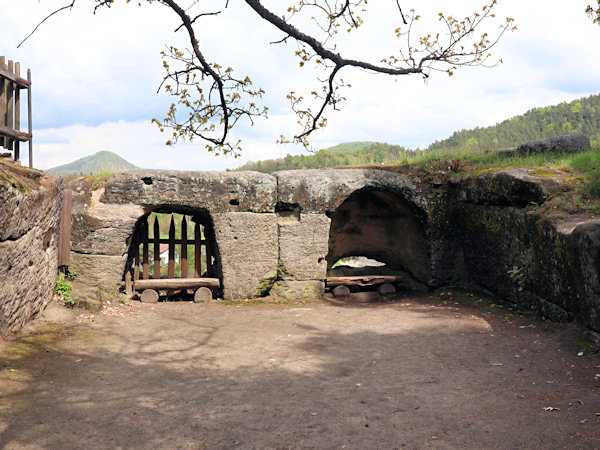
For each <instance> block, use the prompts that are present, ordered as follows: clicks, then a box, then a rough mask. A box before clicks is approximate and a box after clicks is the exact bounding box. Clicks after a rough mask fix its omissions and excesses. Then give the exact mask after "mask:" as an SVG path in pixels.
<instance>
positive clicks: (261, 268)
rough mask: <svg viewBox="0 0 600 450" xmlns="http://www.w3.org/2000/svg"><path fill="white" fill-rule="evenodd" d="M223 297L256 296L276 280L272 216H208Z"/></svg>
mask: <svg viewBox="0 0 600 450" xmlns="http://www.w3.org/2000/svg"><path fill="white" fill-rule="evenodd" d="M212 219H213V224H214V230H215V240H216V244H217V251H218V256H219V258H218V259H219V261H220V271H221V273H222V276H223V278H222V281H223V297H224V298H225V299H226V300H229V299H236V298H249V297H259V296H261V295H264V294H266V293H267V292H268V291H269V289H270V288H271V286H272V285H273V282H274V281H275V279H276V278H277V263H278V253H279V252H278V245H277V217H276V216H275V214H274V213H265V214H257V213H250V212H241V213H236V212H228V213H220V214H214V215H213V216H212Z"/></svg>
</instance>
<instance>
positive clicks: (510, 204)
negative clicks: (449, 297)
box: [434, 169, 600, 332]
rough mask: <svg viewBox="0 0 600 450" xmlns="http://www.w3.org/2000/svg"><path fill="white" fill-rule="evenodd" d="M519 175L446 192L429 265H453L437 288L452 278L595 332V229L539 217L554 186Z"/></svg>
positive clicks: (599, 315)
mask: <svg viewBox="0 0 600 450" xmlns="http://www.w3.org/2000/svg"><path fill="white" fill-rule="evenodd" d="M524 171H525V169H516V170H512V171H498V172H496V173H488V174H484V175H481V176H480V177H479V178H478V179H468V180H464V181H463V182H461V183H459V184H458V185H454V186H452V187H451V188H450V192H449V193H448V196H447V198H446V201H445V203H443V204H442V205H441V206H439V210H443V214H444V215H445V216H446V221H445V222H444V223H443V224H439V225H436V226H438V227H440V228H441V229H440V230H438V231H439V234H438V244H439V242H442V243H443V244H442V245H441V247H442V251H440V252H439V255H438V256H436V259H444V260H445V261H446V265H447V263H448V261H449V260H452V258H454V261H455V266H454V267H452V268H451V270H448V267H445V270H446V272H445V273H444V276H442V275H440V274H439V273H438V274H437V276H438V278H439V281H438V282H437V283H438V284H440V285H443V284H446V283H448V276H454V277H455V280H454V284H463V285H469V286H476V287H479V288H484V289H487V290H489V291H491V292H492V293H494V294H495V295H497V296H499V297H500V298H503V299H506V300H509V301H511V302H513V303H514V304H515V305H517V306H518V307H520V308H522V309H523V310H525V311H529V312H531V313H532V314H534V315H535V316H538V317H544V318H547V319H549V320H552V321H558V322H565V321H570V320H572V319H573V318H577V319H578V320H579V321H580V322H581V323H583V324H585V325H586V326H588V327H589V328H591V329H592V330H595V331H597V332H598V331H600V295H599V294H600V284H599V281H598V277H599V274H600V221H595V220H590V219H587V218H586V217H577V216H569V215H562V214H554V215H542V214H540V213H539V211H538V208H539V206H540V205H541V204H543V203H544V202H545V201H546V200H547V199H548V198H550V197H551V196H552V195H554V194H556V192H557V186H560V185H561V181H560V179H559V178H557V179H548V177H547V176H544V177H541V176H540V177H536V176H535V175H534V173H533V171H530V172H532V173H531V174H527V176H524V174H523V172H524ZM434 214H436V213H435V212H434ZM440 214H441V213H440ZM450 252H451V253H452V255H449V253H450ZM457 274H460V277H459V278H458V283H457V280H456V275H457Z"/></svg>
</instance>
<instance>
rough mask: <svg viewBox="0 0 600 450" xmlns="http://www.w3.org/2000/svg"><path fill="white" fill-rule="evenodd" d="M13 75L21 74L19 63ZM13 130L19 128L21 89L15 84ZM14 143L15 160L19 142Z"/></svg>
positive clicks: (18, 153)
mask: <svg viewBox="0 0 600 450" xmlns="http://www.w3.org/2000/svg"><path fill="white" fill-rule="evenodd" d="M15 75H17V76H19V77H20V76H21V64H20V63H18V62H16V63H15ZM14 128H15V130H17V131H19V130H20V129H21V90H20V89H19V87H18V86H15V127H14ZM14 145H15V160H19V159H21V143H20V142H19V140H18V139H17V140H16V141H15V143H14Z"/></svg>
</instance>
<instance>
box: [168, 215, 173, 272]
mask: <svg viewBox="0 0 600 450" xmlns="http://www.w3.org/2000/svg"><path fill="white" fill-rule="evenodd" d="M168 278H175V218H174V217H173V216H172V215H171V226H170V227H169V270H168Z"/></svg>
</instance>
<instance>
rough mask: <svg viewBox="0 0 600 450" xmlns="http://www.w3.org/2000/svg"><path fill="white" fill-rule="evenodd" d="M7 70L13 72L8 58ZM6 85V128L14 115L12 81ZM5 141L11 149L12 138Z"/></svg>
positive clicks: (15, 157)
mask: <svg viewBox="0 0 600 450" xmlns="http://www.w3.org/2000/svg"><path fill="white" fill-rule="evenodd" d="M8 71H9V72H10V73H12V72H13V62H12V60H10V59H9V60H8ZM6 86H7V87H8V90H7V92H6V126H7V127H8V128H13V115H14V110H13V101H14V99H13V88H14V86H13V83H12V81H7V83H6ZM6 141H8V146H7V147H6V148H8V149H9V150H12V149H13V140H12V139H6ZM14 160H15V161H16V160H17V155H14Z"/></svg>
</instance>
